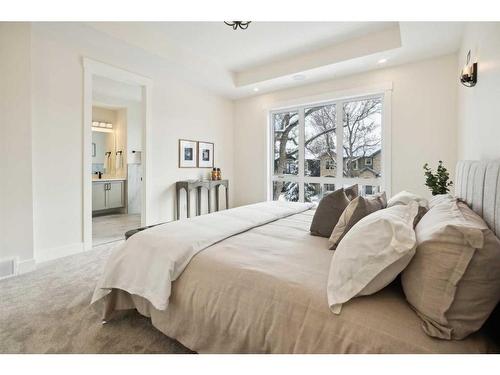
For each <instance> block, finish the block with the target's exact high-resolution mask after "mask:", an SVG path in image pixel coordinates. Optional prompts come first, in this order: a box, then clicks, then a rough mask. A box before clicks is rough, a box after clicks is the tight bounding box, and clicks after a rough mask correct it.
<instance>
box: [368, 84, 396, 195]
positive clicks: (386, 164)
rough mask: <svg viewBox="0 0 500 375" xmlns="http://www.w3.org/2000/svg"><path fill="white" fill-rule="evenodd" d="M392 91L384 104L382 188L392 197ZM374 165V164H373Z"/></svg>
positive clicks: (387, 92)
mask: <svg viewBox="0 0 500 375" xmlns="http://www.w3.org/2000/svg"><path fill="white" fill-rule="evenodd" d="M391 140H392V91H391V90H387V91H385V92H384V102H383V103H382V186H383V188H384V190H385V194H386V195H387V198H389V197H392V141H391ZM372 165H373V162H372Z"/></svg>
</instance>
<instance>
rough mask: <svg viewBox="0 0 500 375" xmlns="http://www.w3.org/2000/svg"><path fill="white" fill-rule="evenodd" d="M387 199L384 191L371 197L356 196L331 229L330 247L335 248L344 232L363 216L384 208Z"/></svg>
mask: <svg viewBox="0 0 500 375" xmlns="http://www.w3.org/2000/svg"><path fill="white" fill-rule="evenodd" d="M386 205H387V200H386V198H385V192H384V193H381V194H377V195H375V196H373V197H361V196H360V197H357V198H354V199H353V200H352V201H351V202H350V203H349V205H348V206H347V207H346V209H345V210H344V212H343V213H342V215H341V216H340V218H339V221H338V223H337V225H335V228H334V229H333V232H332V235H331V236H330V239H329V242H330V249H331V250H335V249H336V248H337V246H338V244H339V242H340V241H341V240H342V238H344V236H345V235H346V233H347V232H348V231H349V230H350V229H351V228H352V227H353V226H354V224H356V223H357V222H358V221H360V220H361V219H362V218H364V217H365V216H367V215H369V214H371V213H373V212H375V211H377V210H381V209H382V208H385V206H386Z"/></svg>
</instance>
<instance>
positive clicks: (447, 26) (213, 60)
mask: <svg viewBox="0 0 500 375" xmlns="http://www.w3.org/2000/svg"><path fill="white" fill-rule="evenodd" d="M90 26H92V27H94V28H95V29H98V30H99V31H102V32H105V33H107V34H109V35H111V36H113V37H115V38H119V39H121V40H124V41H126V42H127V43H129V44H132V45H135V46H136V47H139V48H142V49H144V50H146V51H148V52H150V53H153V54H156V55H158V56H160V57H163V58H165V59H168V60H169V61H170V62H172V60H176V61H175V62H176V63H177V64H178V66H179V68H180V69H183V70H185V71H186V74H187V73H189V74H191V75H194V77H198V79H197V80H196V81H197V82H198V83H200V84H201V85H203V86H205V87H207V88H209V89H211V90H213V91H215V92H217V93H219V94H221V95H224V96H226V97H229V98H241V97H245V96H250V95H255V94H256V93H255V92H254V88H258V89H259V94H261V93H263V92H268V91H273V90H277V89H281V88H285V87H291V86H298V85H304V84H309V83H312V82H316V81H319V80H325V79H332V78H335V77H340V76H345V75H349V74H354V73H360V72H364V71H368V70H373V69H380V68H382V67H386V66H393V65H398V64H403V63H407V62H411V61H417V60H422V59H426V58H431V57H435V56H440V55H445V54H449V53H453V52H456V51H457V50H458V48H459V46H460V42H461V38H462V33H463V27H464V24H463V23H452V22H401V23H394V22H253V23H251V24H250V25H249V27H248V29H246V30H236V31H235V30H232V29H231V28H230V27H229V26H227V25H225V24H224V23H223V22H134V23H128V22H120V23H117V22H115V23H107V22H104V23H91V24H90ZM394 34H397V39H396V38H394ZM388 35H389V37H388ZM354 46H358V47H357V48H354ZM353 49H355V50H353ZM319 57H321V58H319ZM380 59H387V63H385V64H378V63H377V62H378V61H379V60H380ZM296 74H301V75H303V76H305V79H304V80H301V81H297V80H294V79H292V77H293V76H294V75H296Z"/></svg>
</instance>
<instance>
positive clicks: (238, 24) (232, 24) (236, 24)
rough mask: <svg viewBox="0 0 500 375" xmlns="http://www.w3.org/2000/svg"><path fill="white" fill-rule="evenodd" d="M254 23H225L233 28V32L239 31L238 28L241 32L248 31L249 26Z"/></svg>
mask: <svg viewBox="0 0 500 375" xmlns="http://www.w3.org/2000/svg"><path fill="white" fill-rule="evenodd" d="M251 22H252V21H229V22H228V21H224V23H225V24H226V25H228V26H231V27H232V28H233V30H237V29H238V27H239V28H240V29H241V30H246V29H247V28H248V25H250V23H251Z"/></svg>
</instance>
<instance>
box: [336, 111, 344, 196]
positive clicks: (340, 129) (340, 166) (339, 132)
mask: <svg viewBox="0 0 500 375" xmlns="http://www.w3.org/2000/svg"><path fill="white" fill-rule="evenodd" d="M343 118H344V107H343V105H342V102H336V103H335V122H336V124H335V128H336V129H335V137H336V142H337V150H336V152H337V170H336V173H335V178H336V180H337V181H336V182H337V183H338V185H339V186H335V188H336V189H338V188H340V187H342V186H343V183H342V179H343V177H344V150H343V144H344V126H343Z"/></svg>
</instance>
